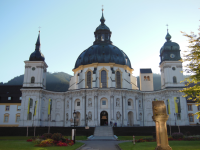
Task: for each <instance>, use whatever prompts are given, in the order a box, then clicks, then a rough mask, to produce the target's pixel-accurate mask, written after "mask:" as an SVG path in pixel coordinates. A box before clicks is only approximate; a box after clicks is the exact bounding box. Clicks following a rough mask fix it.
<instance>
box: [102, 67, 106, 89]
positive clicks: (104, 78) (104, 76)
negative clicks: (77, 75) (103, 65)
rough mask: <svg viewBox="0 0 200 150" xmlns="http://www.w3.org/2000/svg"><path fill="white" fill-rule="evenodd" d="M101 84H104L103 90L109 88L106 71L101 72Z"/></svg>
mask: <svg viewBox="0 0 200 150" xmlns="http://www.w3.org/2000/svg"><path fill="white" fill-rule="evenodd" d="M101 83H102V88H107V76H106V71H105V70H102V71H101Z"/></svg>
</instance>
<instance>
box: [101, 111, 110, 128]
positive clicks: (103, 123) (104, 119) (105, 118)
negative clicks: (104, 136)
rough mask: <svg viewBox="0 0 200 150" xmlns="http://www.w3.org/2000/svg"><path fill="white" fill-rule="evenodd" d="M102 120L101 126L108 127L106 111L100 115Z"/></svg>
mask: <svg viewBox="0 0 200 150" xmlns="http://www.w3.org/2000/svg"><path fill="white" fill-rule="evenodd" d="M100 118H101V123H100V124H101V126H107V125H108V113H107V112H106V111H102V112H101V114H100Z"/></svg>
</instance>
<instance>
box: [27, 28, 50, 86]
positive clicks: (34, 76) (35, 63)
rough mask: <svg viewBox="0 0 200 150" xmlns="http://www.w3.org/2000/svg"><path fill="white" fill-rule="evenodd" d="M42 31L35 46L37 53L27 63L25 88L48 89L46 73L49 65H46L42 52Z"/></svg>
mask: <svg viewBox="0 0 200 150" xmlns="http://www.w3.org/2000/svg"><path fill="white" fill-rule="evenodd" d="M40 46H41V44H40V31H39V34H38V38H37V41H36V44H35V51H34V52H33V53H32V54H31V55H30V58H29V60H28V61H24V63H25V73H24V82H23V87H26V88H27V87H35V88H43V89H46V71H47V67H48V66H47V64H46V63H45V61H44V60H45V58H44V55H43V54H42V53H41V51H40Z"/></svg>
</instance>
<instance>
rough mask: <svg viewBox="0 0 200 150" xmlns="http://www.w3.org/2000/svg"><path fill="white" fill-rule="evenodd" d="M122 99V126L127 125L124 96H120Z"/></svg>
mask: <svg viewBox="0 0 200 150" xmlns="http://www.w3.org/2000/svg"><path fill="white" fill-rule="evenodd" d="M122 101H123V126H127V119H126V118H127V114H126V96H122Z"/></svg>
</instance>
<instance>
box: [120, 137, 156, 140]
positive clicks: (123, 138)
mask: <svg viewBox="0 0 200 150" xmlns="http://www.w3.org/2000/svg"><path fill="white" fill-rule="evenodd" d="M145 137H146V138H153V136H135V139H136V140H139V139H142V138H145ZM118 140H133V136H118Z"/></svg>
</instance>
